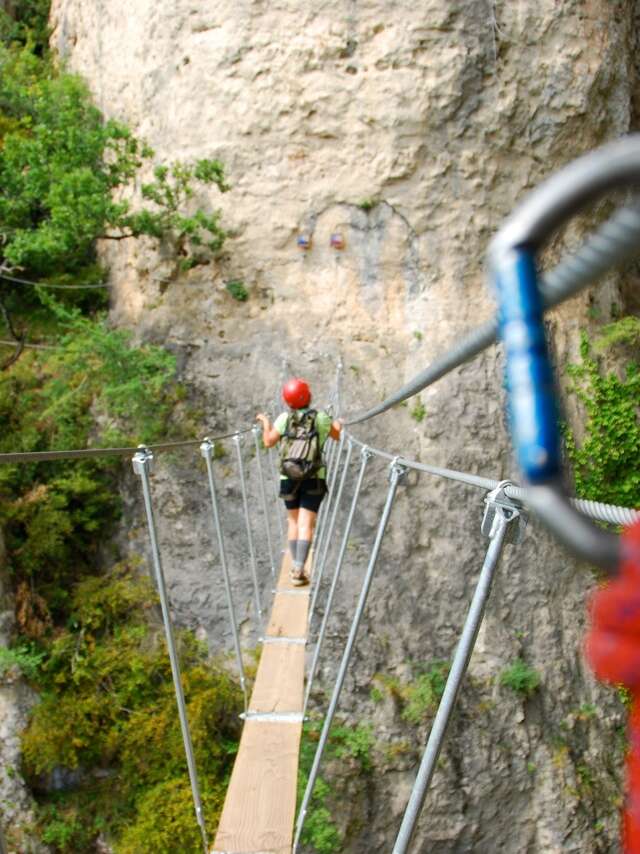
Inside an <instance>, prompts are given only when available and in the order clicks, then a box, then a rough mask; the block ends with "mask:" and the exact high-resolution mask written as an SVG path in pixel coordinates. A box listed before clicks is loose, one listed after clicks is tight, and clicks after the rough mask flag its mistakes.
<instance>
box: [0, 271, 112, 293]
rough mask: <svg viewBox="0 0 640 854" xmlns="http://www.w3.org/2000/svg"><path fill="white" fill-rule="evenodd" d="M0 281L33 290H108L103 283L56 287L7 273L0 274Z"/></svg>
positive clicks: (52, 284)
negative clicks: (29, 286)
mask: <svg viewBox="0 0 640 854" xmlns="http://www.w3.org/2000/svg"><path fill="white" fill-rule="evenodd" d="M0 279H3V280H4V281H5V282H14V283H15V284H18V285H31V287H33V288H56V289H58V290H61V291H80V290H86V289H91V288H103V289H104V288H108V287H109V285H107V284H105V283H102V284H101V283H98V282H96V283H94V284H89V285H56V284H54V283H53V282H52V283H49V282H32V281H31V280H30V279H21V278H19V277H18V276H10V275H9V274H8V273H3V272H0Z"/></svg>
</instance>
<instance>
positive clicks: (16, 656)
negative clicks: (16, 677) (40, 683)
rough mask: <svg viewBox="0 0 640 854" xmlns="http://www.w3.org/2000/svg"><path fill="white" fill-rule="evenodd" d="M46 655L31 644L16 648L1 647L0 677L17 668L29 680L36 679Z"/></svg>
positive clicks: (22, 644) (23, 644) (20, 645)
mask: <svg viewBox="0 0 640 854" xmlns="http://www.w3.org/2000/svg"><path fill="white" fill-rule="evenodd" d="M43 658H44V653H43V652H41V651H39V650H38V649H37V647H35V646H34V645H33V644H30V643H21V644H18V645H17V646H14V647H6V646H0V677H2V676H3V674H5V673H7V672H8V671H9V670H10V669H11V668H13V667H17V668H18V669H19V670H20V671H21V672H22V673H23V674H24V676H26V677H27V679H34V678H35V677H36V675H37V673H38V668H39V667H40V664H41V663H42V659H43Z"/></svg>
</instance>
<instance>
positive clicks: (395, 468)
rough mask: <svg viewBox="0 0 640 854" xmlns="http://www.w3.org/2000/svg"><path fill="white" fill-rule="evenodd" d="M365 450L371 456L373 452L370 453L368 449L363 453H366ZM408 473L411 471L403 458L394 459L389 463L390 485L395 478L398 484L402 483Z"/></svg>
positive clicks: (363, 450)
mask: <svg viewBox="0 0 640 854" xmlns="http://www.w3.org/2000/svg"><path fill="white" fill-rule="evenodd" d="M365 450H366V451H367V453H368V454H369V455H370V454H371V451H369V449H368V448H363V449H362V453H364V452H365ZM408 471H409V469H408V468H407V466H405V465H404V464H403V463H402V457H394V458H393V459H392V460H391V462H390V463H389V474H388V480H389V483H391V482H392V481H393V480H394V478H395V481H396V483H400V482H401V481H402V479H403V478H404V477H405V476H406V474H407V472H408Z"/></svg>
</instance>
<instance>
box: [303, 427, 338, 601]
mask: <svg viewBox="0 0 640 854" xmlns="http://www.w3.org/2000/svg"><path fill="white" fill-rule="evenodd" d="M332 446H333V447H332V448H331V450H332V452H333V456H332V457H331V460H330V461H328V462H327V465H326V467H325V468H326V475H327V476H326V483H327V496H326V498H325V500H324V501H323V502H322V505H321V506H320V513H319V516H318V523H317V525H316V536H315V543H314V547H313V576H312V579H311V580H312V582H313V583H314V584H315V583H316V580H315V575H316V569H317V567H318V566H319V560H320V555H321V554H322V551H323V548H324V542H325V539H326V528H327V518H328V515H329V508H330V507H331V506H332V504H333V499H334V497H335V494H336V490H335V488H334V485H333V475H334V472H335V469H336V467H337V466H338V465H339V457H340V455H341V454H342V449H343V447H344V434H343V433H341V434H340V440H339V441H338V442H337V443H334V442H332ZM332 463H333V464H334V465H332Z"/></svg>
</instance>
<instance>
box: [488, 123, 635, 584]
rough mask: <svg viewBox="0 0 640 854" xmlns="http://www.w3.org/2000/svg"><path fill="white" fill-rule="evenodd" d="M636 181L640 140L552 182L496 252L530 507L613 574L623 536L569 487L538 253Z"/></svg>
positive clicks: (521, 211) (512, 222)
mask: <svg viewBox="0 0 640 854" xmlns="http://www.w3.org/2000/svg"><path fill="white" fill-rule="evenodd" d="M631 184H638V185H640V136H639V135H634V136H630V137H627V138H625V139H623V140H620V141H618V142H615V143H612V144H610V145H607V146H604V147H603V148H601V149H599V150H598V151H595V152H593V153H591V154H588V155H586V156H585V157H581V158H579V159H578V160H576V161H574V162H573V163H571V164H569V166H567V167H565V168H564V169H562V170H561V171H560V172H558V173H556V174H555V175H553V176H552V177H551V178H550V179H549V180H547V181H545V182H544V183H543V184H542V185H541V186H540V187H538V188H537V189H536V190H534V191H533V192H532V193H531V194H530V195H529V196H528V197H527V198H526V199H525V201H524V202H523V203H522V204H521V205H520V206H519V207H518V208H517V209H516V210H515V211H514V213H513V214H512V215H511V216H510V217H509V218H508V219H507V221H506V223H505V224H504V226H503V227H502V228H501V229H500V231H499V232H498V234H497V235H496V237H495V238H494V240H493V241H492V243H491V246H490V249H489V270H490V275H491V278H492V279H493V281H494V284H495V287H496V291H497V297H498V323H499V330H500V337H501V338H502V341H503V342H504V348H505V356H506V375H507V389H508V391H507V393H508V398H509V409H510V425H511V433H512V438H513V442H514V446H515V450H516V455H517V459H518V463H519V466H520V469H521V471H522V473H523V475H524V477H525V479H526V480H527V482H528V484H529V490H528V501H527V503H528V504H530V506H531V507H532V509H533V510H534V511H535V512H536V513H537V515H538V516H539V517H540V518H541V519H542V521H543V522H544V523H545V524H546V525H547V527H549V528H550V529H551V531H552V532H553V533H554V534H555V535H556V536H557V537H558V538H559V539H560V540H561V541H562V542H563V543H564V544H565V545H566V546H567V547H568V548H569V549H570V550H571V551H572V552H574V554H576V555H578V556H579V557H581V558H583V559H585V560H588V561H589V562H591V563H594V564H596V565H598V566H600V567H602V568H603V569H607V570H609V571H611V570H614V569H615V568H617V566H618V565H619V559H620V542H619V537H617V536H616V535H614V534H611V533H609V532H607V531H603V530H602V529H601V528H598V527H596V525H594V524H593V523H592V522H591V521H589V520H588V519H586V518H585V517H584V516H582V515H581V514H580V513H579V512H578V511H577V510H575V509H574V508H573V507H572V505H571V504H570V503H569V501H568V499H567V496H566V495H565V494H564V491H563V489H562V486H561V481H560V474H561V464H560V460H561V457H560V431H559V427H558V413H557V406H556V390H555V383H554V378H553V371H552V368H551V362H550V359H549V354H548V351H547V345H546V340H545V332H544V324H543V307H542V301H541V298H540V291H539V287H538V270H537V265H536V256H537V254H538V252H539V250H540V249H541V248H542V246H543V245H544V244H545V243H546V241H547V240H548V239H549V238H550V236H551V235H552V234H553V233H554V232H555V231H556V229H557V228H559V227H560V226H561V225H563V224H564V223H566V222H567V221H568V220H569V219H570V218H571V217H572V216H574V215H575V214H576V213H578V212H579V211H580V210H582V209H583V208H584V207H585V206H586V205H587V204H588V203H590V202H593V201H594V200H596V199H597V198H599V197H600V196H602V195H603V194H605V193H607V192H609V191H611V190H615V189H621V188H622V189H628V188H629V186H630V185H631Z"/></svg>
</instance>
